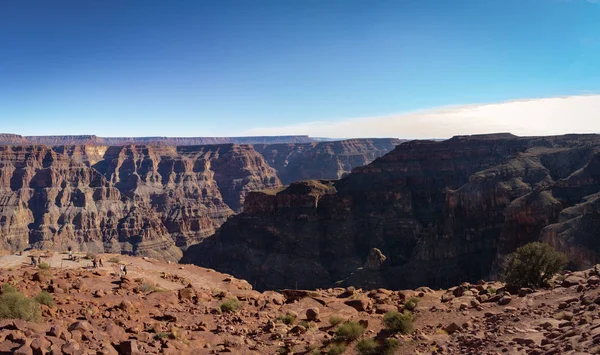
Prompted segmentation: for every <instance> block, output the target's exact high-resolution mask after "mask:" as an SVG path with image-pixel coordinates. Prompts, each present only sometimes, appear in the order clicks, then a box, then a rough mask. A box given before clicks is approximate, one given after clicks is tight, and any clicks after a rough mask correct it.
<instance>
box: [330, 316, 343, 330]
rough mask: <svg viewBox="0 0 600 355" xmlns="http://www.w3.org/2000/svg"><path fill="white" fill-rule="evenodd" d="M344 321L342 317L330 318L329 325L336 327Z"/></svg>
mask: <svg viewBox="0 0 600 355" xmlns="http://www.w3.org/2000/svg"><path fill="white" fill-rule="evenodd" d="M343 321H344V318H342V317H338V316H331V317H329V324H331V325H332V326H334V327H335V326H336V325H338V324H340V323H342V322H343Z"/></svg>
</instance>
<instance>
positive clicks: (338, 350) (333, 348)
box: [327, 343, 346, 355]
mask: <svg viewBox="0 0 600 355" xmlns="http://www.w3.org/2000/svg"><path fill="white" fill-rule="evenodd" d="M345 351H346V344H343V343H333V344H331V345H330V346H329V349H327V355H340V354H343V353H344V352H345Z"/></svg>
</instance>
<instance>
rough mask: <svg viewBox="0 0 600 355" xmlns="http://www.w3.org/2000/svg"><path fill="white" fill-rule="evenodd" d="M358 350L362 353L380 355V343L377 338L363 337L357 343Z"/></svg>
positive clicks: (364, 354)
mask: <svg viewBox="0 0 600 355" xmlns="http://www.w3.org/2000/svg"><path fill="white" fill-rule="evenodd" d="M356 351H357V352H358V353H359V354H360V355H379V354H380V351H379V344H377V342H376V341H375V339H362V340H361V341H359V342H358V343H357V344H356Z"/></svg>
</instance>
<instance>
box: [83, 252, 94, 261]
mask: <svg viewBox="0 0 600 355" xmlns="http://www.w3.org/2000/svg"><path fill="white" fill-rule="evenodd" d="M96 256H97V255H96V254H92V253H87V254H85V256H84V257H83V258H84V259H86V260H94V259H96Z"/></svg>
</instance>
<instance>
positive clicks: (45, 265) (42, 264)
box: [38, 262, 50, 270]
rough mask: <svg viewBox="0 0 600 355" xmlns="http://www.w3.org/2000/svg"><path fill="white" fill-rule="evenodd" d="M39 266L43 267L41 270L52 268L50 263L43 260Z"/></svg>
mask: <svg viewBox="0 0 600 355" xmlns="http://www.w3.org/2000/svg"><path fill="white" fill-rule="evenodd" d="M38 268H39V269H41V270H49V269H50V264H48V263H44V262H42V263H40V264H39V265H38Z"/></svg>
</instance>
